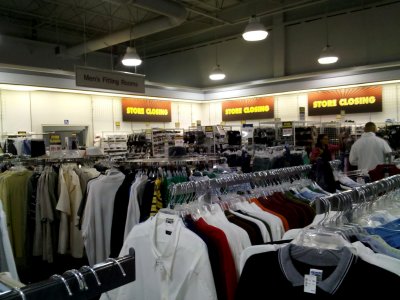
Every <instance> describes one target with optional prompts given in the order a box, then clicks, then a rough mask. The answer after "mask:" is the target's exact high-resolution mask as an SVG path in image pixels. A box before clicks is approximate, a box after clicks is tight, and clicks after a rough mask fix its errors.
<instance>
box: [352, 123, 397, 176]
mask: <svg viewBox="0 0 400 300" xmlns="http://www.w3.org/2000/svg"><path fill="white" fill-rule="evenodd" d="M375 132H376V125H375V124H374V123H373V122H368V123H366V124H365V126H364V133H363V134H362V135H361V137H360V138H359V139H358V140H356V141H355V143H354V144H353V146H352V147H351V149H350V155H349V162H350V164H352V165H354V166H357V167H358V169H360V170H366V171H370V170H373V169H375V167H376V166H377V165H380V164H384V163H385V160H386V155H387V154H388V153H390V152H392V149H391V148H390V146H389V144H388V143H387V142H386V141H385V140H384V139H382V138H380V137H377V136H376V134H375Z"/></svg>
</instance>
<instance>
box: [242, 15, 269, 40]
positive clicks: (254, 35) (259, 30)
mask: <svg viewBox="0 0 400 300" xmlns="http://www.w3.org/2000/svg"><path fill="white" fill-rule="evenodd" d="M242 36H243V38H244V39H245V40H246V41H249V42H256V41H262V40H264V39H266V38H267V36H268V31H267V30H266V29H265V27H264V25H262V24H261V23H260V22H259V20H258V18H256V17H251V18H250V21H249V24H247V26H246V28H245V30H244V32H243V34H242Z"/></svg>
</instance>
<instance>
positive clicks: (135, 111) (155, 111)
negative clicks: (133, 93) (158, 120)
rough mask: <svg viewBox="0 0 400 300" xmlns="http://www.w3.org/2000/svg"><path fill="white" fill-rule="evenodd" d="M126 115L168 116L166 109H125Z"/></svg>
mask: <svg viewBox="0 0 400 300" xmlns="http://www.w3.org/2000/svg"><path fill="white" fill-rule="evenodd" d="M126 113H127V114H128V115H151V116H168V113H169V112H168V109H164V108H144V107H127V108H126Z"/></svg>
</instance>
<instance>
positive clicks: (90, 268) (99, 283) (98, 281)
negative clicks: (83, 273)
mask: <svg viewBox="0 0 400 300" xmlns="http://www.w3.org/2000/svg"><path fill="white" fill-rule="evenodd" d="M81 269H83V270H85V269H86V270H88V271H90V272H92V274H93V276H94V278H96V282H97V285H98V286H101V282H100V279H99V276H97V273H96V271H95V270H94V269H93V268H92V267H89V266H82V267H81Z"/></svg>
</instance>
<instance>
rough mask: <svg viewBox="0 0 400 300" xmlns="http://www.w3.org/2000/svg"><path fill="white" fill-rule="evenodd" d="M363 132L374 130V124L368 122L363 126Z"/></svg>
mask: <svg viewBox="0 0 400 300" xmlns="http://www.w3.org/2000/svg"><path fill="white" fill-rule="evenodd" d="M364 132H376V125H375V123H373V122H368V123H366V124H365V126H364Z"/></svg>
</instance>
